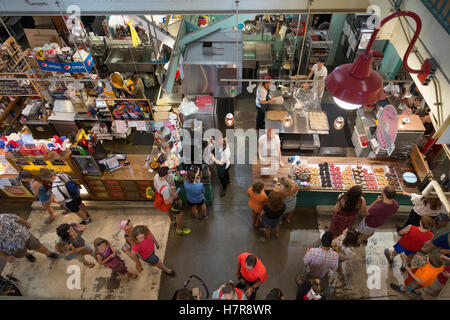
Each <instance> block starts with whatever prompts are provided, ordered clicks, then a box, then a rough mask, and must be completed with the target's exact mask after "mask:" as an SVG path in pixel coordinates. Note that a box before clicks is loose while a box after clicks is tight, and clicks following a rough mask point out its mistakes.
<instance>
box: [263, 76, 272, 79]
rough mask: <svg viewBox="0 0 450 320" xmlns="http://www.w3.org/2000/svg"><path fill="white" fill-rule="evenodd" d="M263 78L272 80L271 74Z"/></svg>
mask: <svg viewBox="0 0 450 320" xmlns="http://www.w3.org/2000/svg"><path fill="white" fill-rule="evenodd" d="M263 79H264V80H272V77H271V76H264V77H263Z"/></svg>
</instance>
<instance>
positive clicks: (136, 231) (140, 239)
mask: <svg viewBox="0 0 450 320" xmlns="http://www.w3.org/2000/svg"><path fill="white" fill-rule="evenodd" d="M130 242H131V243H132V246H131V254H132V259H133V260H134V262H135V263H136V269H137V271H138V272H142V270H144V269H143V268H142V265H141V262H140V260H142V261H144V262H146V263H148V264H149V265H151V266H156V267H157V268H159V269H161V270H162V271H163V272H164V273H165V274H167V275H169V276H172V277H173V276H175V271H173V270H172V269H169V268H168V267H166V266H165V265H164V264H163V263H162V261H161V260H160V259H159V257H158V256H157V255H156V254H155V246H156V248H157V249H159V248H160V247H161V246H160V245H159V243H158V241H156V239H155V236H154V235H153V234H152V232H151V231H150V229H149V228H148V227H147V226H142V225H139V226H135V227H134V228H133V230H132V231H131V236H130Z"/></svg>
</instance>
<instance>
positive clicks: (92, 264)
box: [84, 261, 95, 268]
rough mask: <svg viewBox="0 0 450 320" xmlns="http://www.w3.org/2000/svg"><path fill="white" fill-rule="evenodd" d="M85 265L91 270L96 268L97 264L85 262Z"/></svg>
mask: <svg viewBox="0 0 450 320" xmlns="http://www.w3.org/2000/svg"><path fill="white" fill-rule="evenodd" d="M84 265H85V266H86V267H89V268H93V267H95V263H92V262H89V261H87V262H85V263H84Z"/></svg>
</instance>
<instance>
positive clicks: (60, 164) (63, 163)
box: [50, 160, 66, 166]
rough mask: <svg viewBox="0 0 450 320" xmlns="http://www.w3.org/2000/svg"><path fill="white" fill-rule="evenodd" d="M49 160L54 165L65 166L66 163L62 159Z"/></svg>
mask: <svg viewBox="0 0 450 320" xmlns="http://www.w3.org/2000/svg"><path fill="white" fill-rule="evenodd" d="M50 162H51V163H52V165H54V166H65V165H66V163H65V162H64V161H62V160H52V161H50Z"/></svg>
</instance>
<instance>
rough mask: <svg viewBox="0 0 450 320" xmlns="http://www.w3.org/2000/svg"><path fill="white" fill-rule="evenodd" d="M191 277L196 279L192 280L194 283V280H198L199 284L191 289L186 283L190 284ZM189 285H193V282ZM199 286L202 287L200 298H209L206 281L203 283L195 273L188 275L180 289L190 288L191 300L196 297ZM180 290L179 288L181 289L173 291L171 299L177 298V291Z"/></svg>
mask: <svg viewBox="0 0 450 320" xmlns="http://www.w3.org/2000/svg"><path fill="white" fill-rule="evenodd" d="M193 278H195V279H196V281H194V283H195V282H199V284H200V285H198V286H195V287H193V288H192V289H190V288H189V287H188V285H189V284H190V282H191V280H192V279H193ZM191 286H193V284H191ZM200 286H201V287H203V290H202V294H201V298H202V300H207V299H208V298H209V290H208V287H207V286H206V283H204V282H203V280H202V279H201V278H200V277H199V276H196V275H195V274H191V275H190V276H189V278H188V279H187V280H186V282H185V283H184V285H183V288H182V289H184V288H188V289H189V290H190V292H191V298H192V300H196V297H197V295H198V293H199V292H200ZM180 290H181V289H179V290H177V291H175V293H174V294H173V296H172V300H177V294H178V292H179V291H180Z"/></svg>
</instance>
